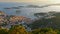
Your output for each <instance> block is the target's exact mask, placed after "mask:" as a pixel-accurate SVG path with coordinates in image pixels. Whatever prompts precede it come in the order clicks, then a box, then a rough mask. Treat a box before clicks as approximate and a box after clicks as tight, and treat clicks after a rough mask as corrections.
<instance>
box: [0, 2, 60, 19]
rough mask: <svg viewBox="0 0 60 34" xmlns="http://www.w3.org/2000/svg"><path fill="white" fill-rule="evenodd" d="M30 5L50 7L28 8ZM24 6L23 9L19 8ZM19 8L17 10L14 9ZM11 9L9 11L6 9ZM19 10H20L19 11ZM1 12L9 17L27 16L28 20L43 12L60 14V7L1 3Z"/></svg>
mask: <svg viewBox="0 0 60 34" xmlns="http://www.w3.org/2000/svg"><path fill="white" fill-rule="evenodd" d="M28 5H36V6H40V7H42V6H44V5H48V6H47V7H43V8H40V7H34V6H33V7H27V6H28ZM19 6H23V7H19ZM12 7H17V8H12ZM4 8H9V9H4ZM18 8H19V9H18ZM0 11H3V12H5V13H6V14H7V15H16V16H25V17H28V18H32V19H34V18H36V17H35V16H34V14H35V13H41V12H45V13H47V12H49V11H57V12H60V5H49V4H41V3H40V4H34V3H10V2H6V3H5V2H0Z"/></svg>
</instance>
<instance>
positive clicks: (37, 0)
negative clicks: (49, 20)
mask: <svg viewBox="0 0 60 34" xmlns="http://www.w3.org/2000/svg"><path fill="white" fill-rule="evenodd" d="M0 2H31V3H60V0H0Z"/></svg>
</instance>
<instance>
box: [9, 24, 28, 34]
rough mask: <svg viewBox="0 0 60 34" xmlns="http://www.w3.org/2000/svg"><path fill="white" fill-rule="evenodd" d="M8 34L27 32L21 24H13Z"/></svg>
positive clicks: (24, 33) (26, 33) (25, 33)
mask: <svg viewBox="0 0 60 34" xmlns="http://www.w3.org/2000/svg"><path fill="white" fill-rule="evenodd" d="M9 34H28V32H27V31H26V30H25V28H24V27H23V26H20V25H15V26H13V27H11V29H10V31H9Z"/></svg>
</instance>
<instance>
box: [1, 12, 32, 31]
mask: <svg viewBox="0 0 60 34" xmlns="http://www.w3.org/2000/svg"><path fill="white" fill-rule="evenodd" d="M31 22H32V20H31V18H27V17H24V16H15V15H6V14H5V13H4V12H2V11H0V27H2V28H10V27H11V25H20V24H22V25H23V26H24V27H25V28H26V29H27V30H28V31H30V30H31V29H30V28H29V27H28V26H27V24H30V23H31Z"/></svg>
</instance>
